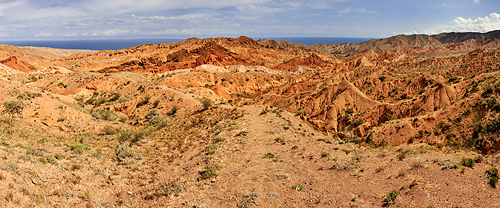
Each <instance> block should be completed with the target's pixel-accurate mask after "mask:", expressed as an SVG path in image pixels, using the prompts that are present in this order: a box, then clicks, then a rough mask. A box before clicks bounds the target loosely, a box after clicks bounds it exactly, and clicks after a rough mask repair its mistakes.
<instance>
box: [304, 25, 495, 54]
mask: <svg viewBox="0 0 500 208" xmlns="http://www.w3.org/2000/svg"><path fill="white" fill-rule="evenodd" d="M499 39H500V30H495V31H491V32H487V33H476V32H462V33H455V32H452V33H441V34H438V35H423V34H418V35H397V36H392V37H389V38H382V39H373V40H369V41H365V42H361V43H344V44H315V45H311V46H310V47H312V48H314V49H317V50H320V51H323V52H326V53H329V54H354V53H359V52H362V51H364V50H368V49H370V50H374V51H379V50H389V51H391V52H395V53H398V52H399V53H403V52H404V53H408V52H409V51H408V49H410V50H414V51H413V52H414V53H417V52H422V51H429V50H469V49H474V48H478V47H481V48H485V49H494V48H498V47H500V41H499ZM410 52H411V51H410Z"/></svg>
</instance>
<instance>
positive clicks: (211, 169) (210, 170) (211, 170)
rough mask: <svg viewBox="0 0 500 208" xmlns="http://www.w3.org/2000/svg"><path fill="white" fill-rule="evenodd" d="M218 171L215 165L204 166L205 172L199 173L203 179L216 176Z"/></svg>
mask: <svg viewBox="0 0 500 208" xmlns="http://www.w3.org/2000/svg"><path fill="white" fill-rule="evenodd" d="M218 169H220V168H219V167H217V166H216V165H207V166H205V171H203V172H201V177H202V178H204V179H209V178H212V177H214V176H216V175H218V173H217V170H218Z"/></svg>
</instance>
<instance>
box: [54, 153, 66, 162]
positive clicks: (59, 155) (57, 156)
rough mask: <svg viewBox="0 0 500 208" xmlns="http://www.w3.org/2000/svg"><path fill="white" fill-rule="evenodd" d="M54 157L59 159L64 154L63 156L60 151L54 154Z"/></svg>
mask: <svg viewBox="0 0 500 208" xmlns="http://www.w3.org/2000/svg"><path fill="white" fill-rule="evenodd" d="M54 157H55V158H56V159H58V160H60V159H63V158H64V156H63V155H62V154H61V153H57V154H56V155H54Z"/></svg>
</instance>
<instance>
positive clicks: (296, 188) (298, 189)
mask: <svg viewBox="0 0 500 208" xmlns="http://www.w3.org/2000/svg"><path fill="white" fill-rule="evenodd" d="M292 189H294V190H297V191H302V189H304V187H303V186H302V185H301V184H300V183H296V184H293V185H292Z"/></svg>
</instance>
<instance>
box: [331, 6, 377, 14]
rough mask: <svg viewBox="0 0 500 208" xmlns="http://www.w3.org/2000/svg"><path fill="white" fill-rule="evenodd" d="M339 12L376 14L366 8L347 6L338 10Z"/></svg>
mask: <svg viewBox="0 0 500 208" xmlns="http://www.w3.org/2000/svg"><path fill="white" fill-rule="evenodd" d="M339 13H340V14H349V13H367V14H376V13H377V12H374V11H370V10H366V9H365V8H352V7H348V8H345V9H343V10H342V11H340V12H339Z"/></svg>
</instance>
